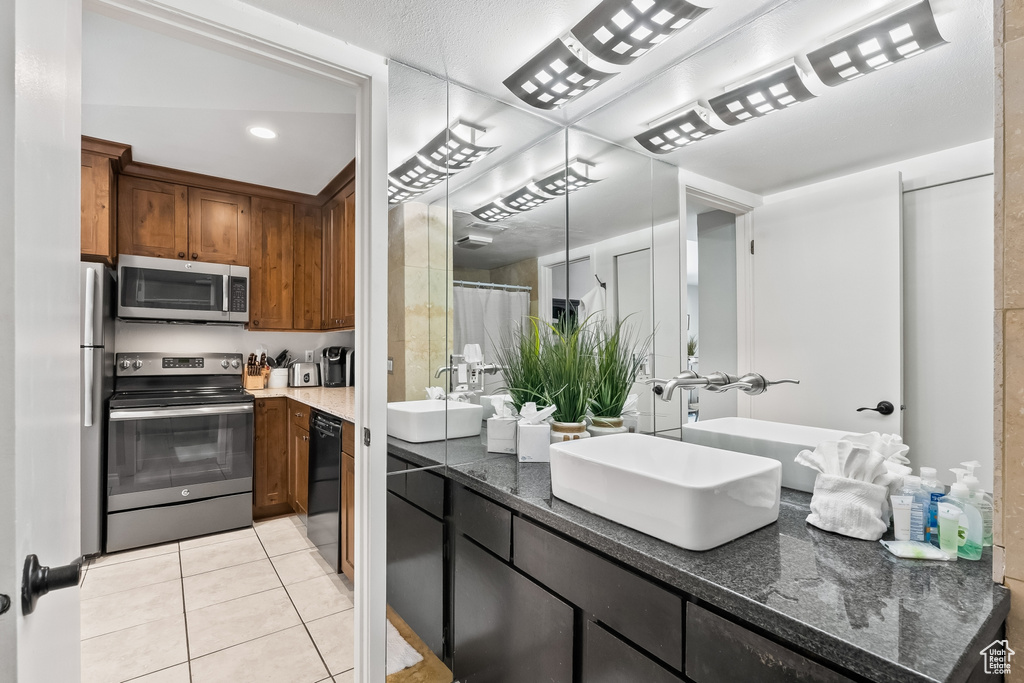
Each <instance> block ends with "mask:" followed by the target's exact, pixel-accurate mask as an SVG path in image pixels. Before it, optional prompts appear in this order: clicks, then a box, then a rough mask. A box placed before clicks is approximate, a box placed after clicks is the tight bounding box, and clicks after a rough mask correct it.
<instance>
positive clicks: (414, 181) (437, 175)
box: [388, 154, 451, 192]
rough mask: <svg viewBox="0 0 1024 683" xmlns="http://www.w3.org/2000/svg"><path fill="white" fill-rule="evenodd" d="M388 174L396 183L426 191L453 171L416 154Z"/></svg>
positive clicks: (411, 188)
mask: <svg viewBox="0 0 1024 683" xmlns="http://www.w3.org/2000/svg"><path fill="white" fill-rule="evenodd" d="M388 175H389V176H390V177H391V179H392V180H394V181H395V182H396V183H398V184H400V185H403V186H405V187H407V188H409V189H410V190H420V191H421V192H426V191H427V190H429V189H430V188H432V187H434V186H435V185H437V184H438V183H440V182H441V181H442V180H444V179H445V178H447V177H448V176H450V175H451V173H448V172H447V171H443V170H441V169H440V168H437V167H436V166H434V165H433V164H431V163H429V162H428V161H427V160H426V159H424V158H423V157H421V156H420V155H418V154H416V155H414V156H413V157H411V158H410V159H409V160H407V161H406V162H405V163H404V164H402V165H401V166H399V167H398V168H396V169H395V170H394V171H392V172H391V173H389V174H388Z"/></svg>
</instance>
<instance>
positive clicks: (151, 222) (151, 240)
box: [117, 176, 188, 259]
mask: <svg viewBox="0 0 1024 683" xmlns="http://www.w3.org/2000/svg"><path fill="white" fill-rule="evenodd" d="M117 244H118V248H119V249H120V251H121V253H122V254H132V255H134V256H155V257H158V258H180V259H183V258H187V257H188V188H187V187H185V186H184V185H175V184H173V183H162V182H159V181H156V180H145V179H143V178H134V177H132V176H121V177H120V178H118V180H117Z"/></svg>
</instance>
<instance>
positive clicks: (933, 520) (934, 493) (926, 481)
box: [921, 467, 946, 547]
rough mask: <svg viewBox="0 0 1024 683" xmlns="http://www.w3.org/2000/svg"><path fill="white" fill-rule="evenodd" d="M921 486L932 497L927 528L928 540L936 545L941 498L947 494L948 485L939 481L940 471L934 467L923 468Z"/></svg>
mask: <svg viewBox="0 0 1024 683" xmlns="http://www.w3.org/2000/svg"><path fill="white" fill-rule="evenodd" d="M921 488H922V489H924V490H925V491H927V492H928V497H929V498H930V499H931V500H930V501H929V505H928V520H927V522H928V524H927V526H928V528H927V529H925V537H926V540H928V541H930V542H931V544H932V545H934V546H935V547H938V546H939V498H942V497H943V496H944V495H946V487H945V486H944V485H943V483H942V482H941V481H939V476H938V471H937V470H936V469H935V468H934V467H922V468H921Z"/></svg>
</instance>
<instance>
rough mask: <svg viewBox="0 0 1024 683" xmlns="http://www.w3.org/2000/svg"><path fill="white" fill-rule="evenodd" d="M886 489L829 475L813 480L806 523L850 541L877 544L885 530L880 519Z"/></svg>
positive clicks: (885, 524) (883, 522)
mask: <svg viewBox="0 0 1024 683" xmlns="http://www.w3.org/2000/svg"><path fill="white" fill-rule="evenodd" d="M888 493H889V489H888V487H887V486H882V485H880V484H872V483H870V482H867V481H857V480H855V479H847V478H846V477H837V476H835V475H831V474H819V475H818V477H817V479H815V480H814V496H813V497H812V498H811V514H809V515H808V516H807V523H808V524H812V525H814V526H816V527H818V528H819V529H824V530H825V531H832V532H834V533H837V534H842V535H844V536H850V537H852V538H861V539H864V540H866V541H877V540H878V539H880V538H881V537H882V534H884V533H885V530H886V529H887V528H888V523H887V522H888V521H887V520H886V519H885V518H884V517H883V509H884V508H883V506H885V503H886V500H885V497H886V495H887V494H888Z"/></svg>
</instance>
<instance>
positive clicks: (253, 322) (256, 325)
mask: <svg viewBox="0 0 1024 683" xmlns="http://www.w3.org/2000/svg"><path fill="white" fill-rule="evenodd" d="M252 326H253V327H259V326H260V321H259V320H253V321H252Z"/></svg>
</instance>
